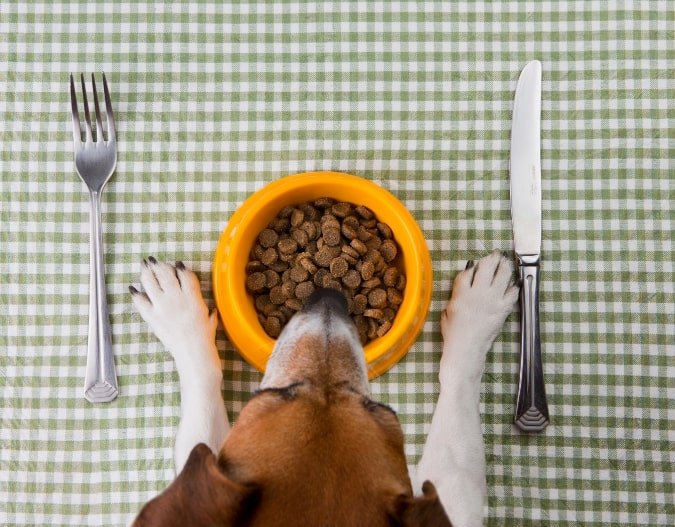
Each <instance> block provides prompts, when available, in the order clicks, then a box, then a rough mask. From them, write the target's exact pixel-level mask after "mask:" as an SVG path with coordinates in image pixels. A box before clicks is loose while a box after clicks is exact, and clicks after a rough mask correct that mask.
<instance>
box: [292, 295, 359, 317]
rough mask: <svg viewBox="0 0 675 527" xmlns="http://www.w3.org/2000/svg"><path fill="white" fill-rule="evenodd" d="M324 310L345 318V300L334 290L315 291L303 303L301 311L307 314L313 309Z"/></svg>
mask: <svg viewBox="0 0 675 527" xmlns="http://www.w3.org/2000/svg"><path fill="white" fill-rule="evenodd" d="M320 308H323V309H326V310H328V311H331V312H335V313H336V314H339V315H343V316H347V315H348V313H347V299H346V298H345V296H344V295H343V294H342V293H341V292H340V291H337V290H336V289H317V290H316V291H314V292H313V293H312V294H311V296H310V297H309V298H308V299H307V302H305V307H303V308H302V310H303V311H305V312H309V311H313V310H315V309H320Z"/></svg>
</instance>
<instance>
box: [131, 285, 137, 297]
mask: <svg viewBox="0 0 675 527" xmlns="http://www.w3.org/2000/svg"><path fill="white" fill-rule="evenodd" d="M129 292H130V293H131V294H132V295H137V294H138V289H136V288H135V287H134V286H133V285H130V286H129Z"/></svg>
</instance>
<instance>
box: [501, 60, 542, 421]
mask: <svg viewBox="0 0 675 527" xmlns="http://www.w3.org/2000/svg"><path fill="white" fill-rule="evenodd" d="M540 115H541V63H540V62H539V61H537V60H533V61H531V62H528V63H527V65H526V66H525V68H523V71H522V72H521V74H520V77H519V78H518V84H517V86H516V95H515V100H514V103H513V123H512V128H511V161H510V172H511V218H512V221H513V241H514V245H515V251H516V256H517V259H518V273H519V275H520V280H521V289H520V332H521V334H520V379H519V382H518V397H517V399H516V411H515V423H516V425H517V426H518V427H519V428H520V429H521V430H523V431H525V432H541V431H542V430H544V428H546V426H547V425H548V423H549V415H548V405H547V404H546V391H545V389H544V375H543V368H542V362H541V341H540V338H539V263H540V256H541V160H540V120H541V119H540Z"/></svg>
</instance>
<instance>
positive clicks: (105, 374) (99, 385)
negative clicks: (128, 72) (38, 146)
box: [70, 74, 118, 403]
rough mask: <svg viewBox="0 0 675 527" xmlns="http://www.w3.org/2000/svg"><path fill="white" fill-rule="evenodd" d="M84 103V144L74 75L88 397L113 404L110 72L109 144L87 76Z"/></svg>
mask: <svg viewBox="0 0 675 527" xmlns="http://www.w3.org/2000/svg"><path fill="white" fill-rule="evenodd" d="M80 80H81V82H82V99H83V101H84V120H85V123H84V124H85V129H86V140H85V142H82V136H81V133H80V117H79V115H78V112H77V97H76V95H75V83H74V81H73V76H72V75H71V76H70V105H71V111H72V114H73V141H74V144H75V168H77V173H78V174H79V175H80V178H81V179H82V181H84V183H85V184H86V185H87V189H88V190H89V204H90V206H91V215H90V223H89V225H90V233H91V238H90V258H89V266H90V267H89V273H90V278H89V341H88V345H87V370H86V374H85V378H84V397H85V399H87V400H88V401H90V402H92V403H102V402H108V401H112V400H113V399H114V398H115V397H117V393H118V388H117V377H116V375H115V361H114V359H113V352H112V340H111V332H110V321H109V320H108V302H107V300H106V290H105V268H104V260H103V232H102V229H101V193H102V192H103V187H104V186H105V184H106V183H107V182H108V180H109V179H110V176H112V173H113V172H114V170H115V165H117V147H116V143H115V119H114V117H113V111H112V103H111V102H110V93H109V92H108V83H107V82H106V78H105V74H103V93H104V95H105V107H106V113H107V116H108V119H107V124H108V140H107V141H105V140H104V137H103V124H102V122H101V112H100V110H99V107H98V95H97V93H96V80H95V79H94V75H93V74H92V76H91V84H92V90H93V93H94V109H95V111H96V128H95V130H96V142H94V134H93V130H92V126H91V119H90V117H89V104H88V102H87V88H86V86H85V83H84V75H81V76H80Z"/></svg>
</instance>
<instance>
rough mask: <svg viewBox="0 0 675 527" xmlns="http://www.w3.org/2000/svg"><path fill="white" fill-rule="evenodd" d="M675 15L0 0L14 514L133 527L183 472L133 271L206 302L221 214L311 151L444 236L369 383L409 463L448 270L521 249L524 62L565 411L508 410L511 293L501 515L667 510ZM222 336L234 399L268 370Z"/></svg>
mask: <svg viewBox="0 0 675 527" xmlns="http://www.w3.org/2000/svg"><path fill="white" fill-rule="evenodd" d="M674 24H675V16H674V10H673V5H672V4H669V3H668V2H666V1H653V2H604V1H602V2H601V1H596V2H588V1H586V2H579V1H577V2H550V1H549V2H546V1H542V2H515V1H511V2H484V3H483V2H440V1H439V2H389V1H387V2H384V1H381V2H370V1H368V2H366V1H361V2H318V3H306V2H288V3H285V2H278V3H271V2H255V3H251V4H246V3H243V2H232V3H224V4H223V3H221V2H211V3H206V2H189V3H188V2H183V3H178V2H177V3H170V4H169V3H166V4H162V3H159V4H156V5H150V4H148V3H138V4H137V3H135V2H134V3H129V2H124V3H118V2H112V1H109V2H105V3H104V2H98V3H97V2H94V1H92V0H87V1H86V2H84V1H82V2H79V3H73V4H70V3H58V2H56V3H52V2H43V3H30V4H29V3H23V2H21V3H14V2H8V1H3V2H2V3H0V94H1V95H0V133H1V135H0V138H1V139H0V263H1V264H2V273H0V316H1V324H0V353H1V356H0V360H1V361H2V362H1V363H0V407H1V411H2V414H1V423H2V425H1V430H0V441H1V444H0V447H1V448H0V524H2V525H36V524H47V525H52V526H56V525H74V524H85V523H86V524H87V525H122V524H125V523H127V522H128V521H129V520H130V519H131V518H132V517H133V516H134V514H135V512H136V511H137V510H138V509H139V507H140V506H141V504H142V503H144V502H145V501H146V500H148V499H149V498H150V497H152V496H153V495H155V494H156V493H157V492H158V491H160V490H161V489H162V488H163V487H164V486H165V485H166V484H167V483H168V482H169V481H170V479H171V478H172V456H171V450H172V446H173V436H174V432H175V428H176V424H177V419H178V415H179V389H178V382H177V376H176V372H175V368H174V364H173V362H172V360H171V358H170V357H169V355H168V354H167V353H166V352H165V351H164V350H163V349H162V346H161V345H160V344H159V343H158V342H157V341H156V339H155V338H154V337H153V336H152V335H151V334H150V333H149V331H148V328H147V326H146V325H145V324H144V323H143V322H142V321H141V319H140V317H139V316H138V315H137V314H135V313H134V311H133V309H132V305H131V302H130V299H129V295H128V293H127V285H128V284H130V283H137V277H138V272H139V262H140V260H141V258H142V257H144V256H147V255H154V256H156V257H158V258H160V259H166V260H174V259H182V260H183V261H185V262H186V263H187V264H188V265H190V266H191V267H192V268H193V269H196V270H197V271H198V273H199V275H200V278H201V280H202V284H203V290H204V292H205V295H206V296H207V298H208V299H209V302H210V303H211V305H212V304H213V302H212V295H211V290H210V276H209V274H210V268H211V263H210V262H211V259H212V255H213V250H214V248H215V245H216V242H217V239H218V236H219V233H220V232H221V230H222V229H223V228H224V226H225V224H226V222H227V219H228V217H229V215H230V213H231V212H232V211H233V210H234V209H235V208H236V207H237V206H238V204H240V203H241V202H242V201H243V200H244V199H245V198H246V196H248V195H249V194H250V193H251V192H253V191H255V190H257V189H259V188H260V187H262V186H263V185H264V184H265V183H267V182H269V181H272V180H274V179H276V178H278V177H280V176H282V175H285V174H292V173H296V172H301V171H306V170H324V169H325V170H338V171H344V172H350V173H354V174H358V175H360V176H363V177H365V178H368V179H372V180H375V181H377V182H378V183H380V184H381V185H383V186H384V187H386V188H388V189H389V190H391V191H392V192H393V193H394V194H395V195H397V196H398V197H399V198H400V199H401V200H402V201H403V202H404V203H405V204H406V205H407V207H408V208H409V209H410V210H411V211H412V213H413V214H414V215H415V217H416V218H417V220H418V221H419V224H420V226H421V227H422V229H423V230H424V232H425V234H426V237H427V240H428V244H429V248H430V249H431V251H432V258H433V262H434V278H435V291H434V297H433V302H432V305H431V313H430V315H429V318H428V322H427V324H426V325H425V327H424V331H423V333H422V334H421V336H420V338H419V339H418V341H417V343H416V344H415V346H414V347H413V348H412V349H411V350H410V353H409V354H408V355H407V357H406V358H405V360H403V361H402V362H401V363H400V364H399V365H397V366H396V367H395V368H394V369H393V370H391V372H390V373H388V374H386V375H384V376H383V377H381V378H379V379H377V380H376V381H375V382H374V384H373V391H374V393H375V394H376V395H378V396H380V398H381V399H382V400H384V401H386V402H388V403H389V404H391V405H392V406H393V407H394V408H396V409H397V410H398V412H399V416H400V419H401V421H402V423H403V427H404V430H405V434H406V439H407V447H406V448H407V450H406V452H407V454H408V456H409V461H410V462H411V463H413V462H415V461H416V459H417V458H418V457H419V455H420V454H421V448H422V445H423V441H424V437H425V433H426V432H427V430H428V425H429V421H430V417H431V412H432V410H433V403H434V400H435V396H436V393H437V390H438V384H437V370H438V359H439V352H440V340H441V337H440V333H439V330H438V319H439V313H440V310H441V309H442V307H443V306H444V304H445V299H446V298H447V297H448V294H449V291H450V285H451V280H452V278H453V276H454V273H455V272H456V270H458V269H460V268H462V267H463V265H464V263H465V261H466V260H467V259H470V258H478V257H480V256H481V255H484V254H485V253H486V252H487V251H488V250H490V249H492V248H500V249H503V250H507V251H508V250H511V241H510V240H511V231H510V213H509V192H508V170H507V169H508V148H509V134H510V118H511V108H512V100H513V90H514V88H515V84H516V80H517V77H518V74H519V71H520V69H521V68H522V67H523V65H524V64H525V63H526V62H527V61H528V60H531V59H533V58H538V59H540V60H541V61H542V63H543V72H544V73H543V97H542V99H543V101H542V106H543V112H542V113H543V115H542V136H543V138H542V171H543V205H544V222H543V240H544V241H543V257H544V261H543V271H542V272H543V275H542V277H543V281H542V285H541V289H542V298H541V317H542V326H541V331H542V338H543V343H544V344H543V350H544V361H545V375H546V382H547V390H548V397H549V407H550V411H551V415H552V419H553V423H552V425H551V426H549V427H548V429H547V430H546V432H545V433H544V434H542V435H538V436H525V435H520V434H519V433H518V432H517V431H516V430H515V429H514V428H513V426H512V425H511V420H512V410H513V403H514V397H515V389H516V377H517V362H518V338H519V337H518V320H517V315H515V314H514V315H513V316H512V317H511V318H510V319H509V321H508V322H507V324H506V327H505V329H504V331H503V333H502V334H501V336H500V337H499V339H498V341H497V342H496V344H495V346H494V348H493V350H492V351H491V353H490V355H489V359H488V364H487V370H486V373H485V376H484V382H483V399H482V404H481V410H482V412H483V423H484V429H485V441H486V455H487V465H488V487H489V508H488V510H487V513H488V517H489V521H488V524H489V525H540V524H546V525H565V524H583V525H599V524H616V525H619V524H622V525H623V524H641V525H657V524H660V525H672V524H673V523H675V510H674V507H673V494H674V489H673V457H674V455H673V449H672V445H673V443H672V441H673V439H674V438H675V434H673V426H672V422H673V421H672V418H673V402H672V401H673V390H674V386H673V380H672V379H673V378H675V364H674V362H673V357H674V353H673V351H674V340H675V339H674V334H673V327H674V325H673V319H674V315H675V313H674V305H675V301H674V297H673V258H672V251H673V247H672V241H673V235H672V232H673V226H674V225H673V211H672V206H673V200H674V199H675V196H674V194H673V183H672V179H673V173H674V166H673V159H674V157H675V156H674V155H673V154H674V143H673V139H674V137H673V118H674V115H673V99H674V97H673V82H674V80H675V79H674V78H673V77H674V76H673V69H674V66H675V64H674V63H673V58H674V50H673V27H674ZM92 71H97V72H100V71H105V72H106V73H107V75H108V79H109V83H110V85H111V91H112V99H113V105H114V108H115V114H116V119H117V125H118V128H119V130H118V140H119V143H118V148H119V163H118V165H117V172H116V174H115V175H114V176H113V179H112V181H111V183H110V184H109V186H108V188H107V190H106V192H105V194H104V199H103V202H104V203H103V219H104V225H105V227H104V229H105V236H104V237H105V250H106V271H107V283H108V301H109V303H110V313H111V322H112V327H113V341H114V352H115V359H116V364H117V372H118V376H119V383H120V397H119V398H118V399H117V400H116V401H114V402H113V403H111V404H107V405H95V406H92V405H90V404H88V403H87V402H86V401H85V400H84V399H83V397H82V383H83V378H84V365H85V351H86V340H87V312H88V311H87V305H88V263H89V259H88V250H89V246H88V237H89V233H88V201H87V197H86V194H85V191H84V187H83V185H82V183H81V182H80V181H79V179H78V178H77V175H76V173H75V171H74V167H73V154H72V147H71V130H70V126H71V125H70V116H69V113H68V112H69V99H68V92H67V79H68V73H70V72H76V73H77V72H85V73H87V72H92ZM218 347H219V350H220V352H221V356H222V359H223V369H224V371H225V383H224V389H223V396H224V399H225V402H226V406H227V409H228V411H229V413H230V416H231V417H236V415H237V414H238V412H239V411H240V410H241V408H242V406H243V404H244V403H245V401H246V400H247V399H248V397H249V394H250V392H251V390H252V389H254V388H255V387H256V386H257V384H258V382H259V380H260V375H259V374H258V373H256V372H254V371H252V370H251V369H250V368H249V367H248V366H247V365H246V364H245V363H244V362H243V361H242V360H241V359H240V358H239V357H238V356H237V355H236V354H235V353H234V351H233V350H232V348H231V346H230V345H229V344H228V342H227V340H226V338H225V336H224V334H223V333H222V332H220V333H219V336H218Z"/></svg>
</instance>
